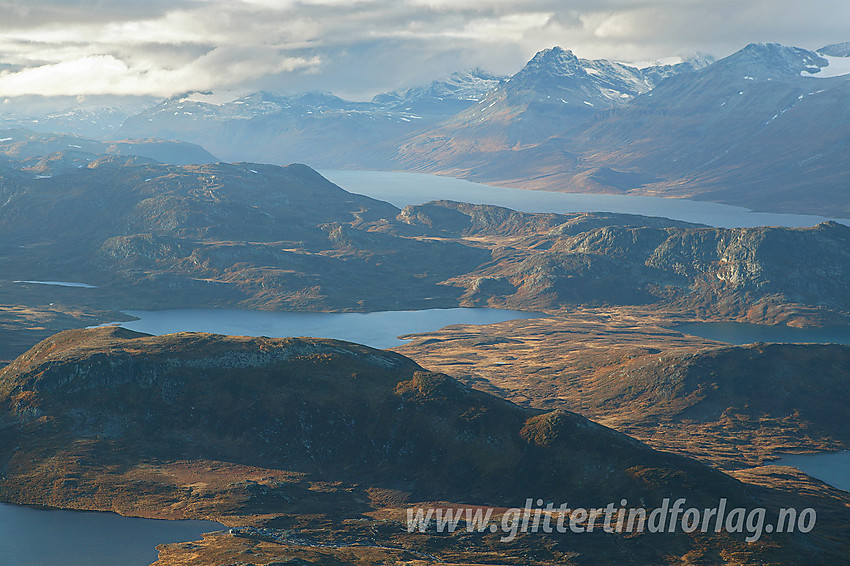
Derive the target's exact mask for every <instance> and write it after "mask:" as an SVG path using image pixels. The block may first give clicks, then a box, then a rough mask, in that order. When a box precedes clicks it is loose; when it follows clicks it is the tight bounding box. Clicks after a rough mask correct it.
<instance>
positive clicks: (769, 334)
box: [673, 322, 850, 345]
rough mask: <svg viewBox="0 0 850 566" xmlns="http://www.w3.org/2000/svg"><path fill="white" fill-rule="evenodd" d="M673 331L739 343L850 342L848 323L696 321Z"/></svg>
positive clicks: (677, 326) (678, 326)
mask: <svg viewBox="0 0 850 566" xmlns="http://www.w3.org/2000/svg"><path fill="white" fill-rule="evenodd" d="M673 330H677V331H679V332H683V333H685V334H691V335H693V336H699V337H700V338H707V339H709V340H717V341H718V342H726V343H727V344H737V345H740V344H752V343H753V342H791V343H815V344H850V327H847V326H840V327H834V328H792V327H790V326H781V325H776V326H771V325H764V324H748V323H743V322H693V323H688V324H679V325H676V326H675V327H673Z"/></svg>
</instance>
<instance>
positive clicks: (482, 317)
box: [116, 308, 540, 348]
mask: <svg viewBox="0 0 850 566" xmlns="http://www.w3.org/2000/svg"><path fill="white" fill-rule="evenodd" d="M122 312H124V313H126V314H128V315H131V316H135V317H137V318H138V319H139V320H133V321H130V322H120V323H116V324H120V325H121V326H123V327H124V328H127V329H130V330H135V331H137V332H146V333H148V334H170V333H172V332H212V333H216V334H232V335H237V336H269V337H272V338H284V337H287V336H312V337H315V338H336V339H337V340H347V341H349V342H357V343H358V344H365V345H367V346H372V347H373V348H391V347H393V346H398V345H400V344H403V343H404V341H403V340H400V339H399V338H398V337H399V336H402V335H404V334H415V333H417V332H430V331H433V330H439V329H440V328H442V327H444V326H448V325H450V324H492V323H495V322H503V321H506V320H513V319H518V318H535V317H538V316H540V315H539V314H537V313H529V312H521V311H511V310H501V309H480V308H479V309H473V308H455V309H427V310H420V311H381V312H370V313H323V312H268V311H251V310H239V309H171V310H160V311H137V310H128V311H122Z"/></svg>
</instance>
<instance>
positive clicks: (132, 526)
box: [0, 503, 224, 566]
mask: <svg viewBox="0 0 850 566" xmlns="http://www.w3.org/2000/svg"><path fill="white" fill-rule="evenodd" d="M223 528H224V525H221V524H219V523H215V522H212V521H158V520H154V519H136V518H130V517H122V516H121V515H116V514H115V513H97V512H81V511H55V510H45V509H37V508H34V507H22V506H18V505H6V504H3V503H0V564H2V565H3V566H56V565H60V564H61V565H62V566H115V565H116V564H120V565H122V566H145V565H147V564H150V563H151V562H154V561H155V560H156V559H157V551H156V546H157V545H158V544H165V543H170V542H187V541H193V540H200V539H201V534H202V533H205V532H212V531H218V530H221V529H223Z"/></svg>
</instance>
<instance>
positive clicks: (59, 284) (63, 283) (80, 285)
mask: <svg viewBox="0 0 850 566" xmlns="http://www.w3.org/2000/svg"><path fill="white" fill-rule="evenodd" d="M13 283H30V284H33V285H52V286H54V287H78V288H80V289H97V286H96V285H89V284H88V283H75V282H73V281H13Z"/></svg>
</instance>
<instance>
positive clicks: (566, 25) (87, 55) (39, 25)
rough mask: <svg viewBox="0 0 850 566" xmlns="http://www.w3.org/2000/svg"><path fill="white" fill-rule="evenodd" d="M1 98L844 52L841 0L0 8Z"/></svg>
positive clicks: (24, 0)
mask: <svg viewBox="0 0 850 566" xmlns="http://www.w3.org/2000/svg"><path fill="white" fill-rule="evenodd" d="M0 14H3V15H2V18H0V96H2V97H14V96H19V95H27V94H41V95H80V96H87V95H97V94H120V95H129V94H134V95H153V96H170V95H173V94H177V93H181V92H186V91H191V90H202V91H205V90H214V91H223V90H231V91H249V90H258V89H266V90H273V91H281V92H294V91H303V90H331V91H333V92H335V93H337V94H339V95H341V96H346V97H349V98H359V99H366V98H369V97H371V96H372V95H373V94H375V93H377V92H382V91H386V90H393V89H397V88H404V87H409V86H414V85H418V84H425V83H428V82H430V80H432V79H434V78H437V77H442V76H446V75H448V74H450V73H451V72H453V71H456V70H464V69H468V68H472V67H481V68H483V69H485V70H488V71H492V72H495V73H500V74H512V73H514V72H516V71H517V70H518V69H519V68H520V67H521V66H522V65H523V64H524V63H525V62H526V61H527V60H528V59H529V58H531V56H533V55H534V53H535V52H537V51H539V50H541V49H545V48H547V47H551V46H553V45H560V46H562V47H564V48H568V49H572V50H573V51H574V52H575V53H576V54H577V55H579V56H580V57H586V58H609V59H616V60H620V61H629V62H649V61H653V60H657V59H662V58H666V57H670V56H687V55H690V54H693V53H695V52H698V51H699V52H703V53H709V54H713V55H715V56H718V57H723V56H725V55H728V54H730V53H732V52H734V51H736V50H738V49H740V48H741V47H743V46H744V45H746V44H747V43H751V42H756V41H777V42H780V43H784V44H786V45H796V46H800V47H806V48H810V49H816V48H818V47H821V46H823V45H826V44H829V43H836V42H842V41H848V40H850V29H848V25H847V24H848V22H850V2H847V0H812V1H810V2H802V1H800V0H794V1H789V0H595V1H591V0H575V1H569V0H560V1H558V0H528V1H516V0H513V1H499V0H491V1H486V2H485V1H479V0H407V1H390V0H359V1H358V0H300V1H296V0H169V1H163V0H145V1H144V2H142V1H139V0H100V1H97V0H17V1H11V2H10V1H4V0H0Z"/></svg>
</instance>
